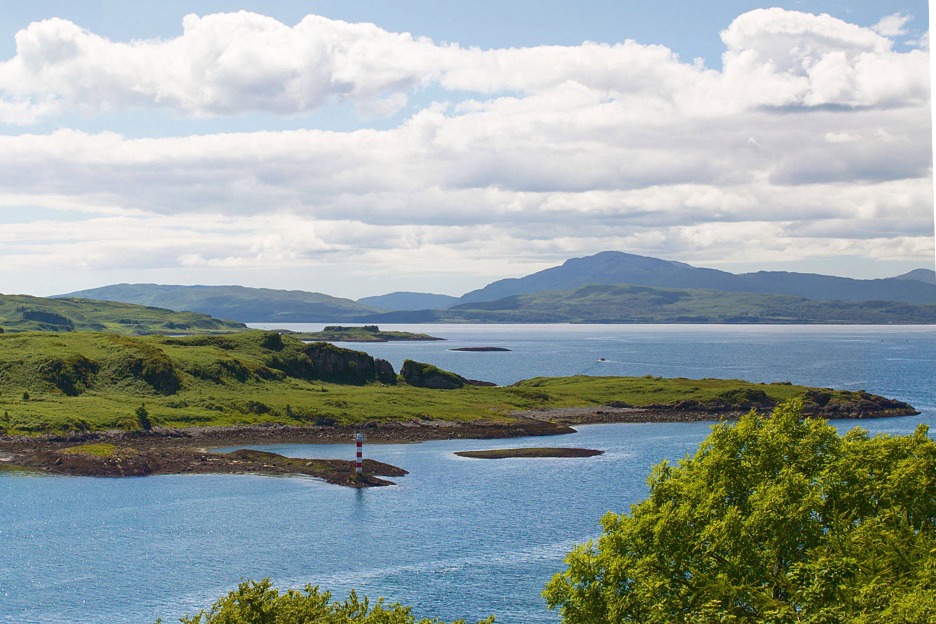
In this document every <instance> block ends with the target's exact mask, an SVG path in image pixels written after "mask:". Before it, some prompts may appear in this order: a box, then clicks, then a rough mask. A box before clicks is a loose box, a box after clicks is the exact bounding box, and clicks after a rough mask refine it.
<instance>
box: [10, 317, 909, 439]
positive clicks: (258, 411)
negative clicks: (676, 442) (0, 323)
mask: <svg viewBox="0 0 936 624" xmlns="http://www.w3.org/2000/svg"><path fill="white" fill-rule="evenodd" d="M402 370H403V372H404V373H405V375H406V376H403V375H398V374H397V373H396V372H395V371H394V370H393V368H392V367H391V366H390V364H389V363H388V362H385V361H382V360H379V359H377V360H375V359H374V358H372V357H371V356H369V355H367V354H365V353H361V352H358V351H352V350H349V349H342V348H339V347H336V346H334V345H331V344H328V343H304V342H302V341H300V340H298V339H296V338H294V337H292V336H288V335H286V336H283V335H280V334H278V333H276V332H262V331H249V332H243V333H238V334H232V335H227V336H191V337H166V336H138V337H137V336H121V335H115V334H108V333H90V332H71V333H62V334H55V333H21V334H12V333H8V334H4V335H0V435H3V434H6V435H37V434H66V433H71V432H93V431H103V430H114V429H117V430H128V431H133V430H144V431H146V430H153V429H158V428H173V429H185V428H191V427H224V426H228V427H230V426H245V425H268V426H270V425H282V426H297V427H309V426H316V427H325V428H328V427H339V426H360V425H364V424H370V425H371V426H377V425H380V424H384V423H396V424H399V423H423V424H425V423H432V424H433V427H434V428H435V429H444V428H445V427H449V426H451V425H452V424H459V423H462V424H471V423H474V424H479V423H484V424H485V425H492V426H496V425H509V424H511V423H516V422H518V421H525V420H530V419H533V420H538V421H540V422H543V421H550V420H556V419H553V418H551V417H550V412H549V411H548V410H557V409H585V410H588V411H590V413H592V414H594V415H597V416H599V417H601V416H605V417H608V414H612V416H611V417H613V418H623V416H618V415H615V414H614V413H615V410H616V411H617V412H620V413H622V414H626V413H645V412H647V411H650V412H661V411H669V412H674V413H679V414H681V415H682V416H684V417H686V418H713V417H715V418H717V417H718V415H720V414H731V413H738V412H742V411H747V410H748V409H750V408H752V407H759V408H763V409H770V408H771V407H773V406H774V405H776V404H777V403H778V402H781V401H784V400H787V399H791V398H803V399H804V402H805V404H806V409H807V412H809V411H810V410H811V411H812V413H817V414H820V415H823V416H826V417H836V416H839V417H849V416H872V415H896V414H901V413H913V409H912V408H911V407H910V406H908V405H906V404H902V403H900V402H897V401H889V400H887V399H883V398H881V397H874V396H873V395H869V394H866V393H863V392H849V391H843V390H825V389H815V388H807V387H804V386H796V385H790V384H788V383H773V384H755V383H749V382H745V381H738V380H721V379H702V380H692V379H663V378H658V377H637V378H620V377H567V378H534V379H530V380H526V381H522V382H519V383H517V384H514V385H511V386H505V387H497V386H485V385H477V382H470V381H469V380H465V379H463V378H461V377H459V376H457V375H454V374H451V373H445V371H438V375H435V374H433V373H434V372H436V369H435V367H431V366H426V365H420V364H419V363H415V362H408V363H407V365H405V366H404V367H403V369H402ZM442 373H445V378H444V379H442V381H444V382H445V383H444V384H443V383H441V382H440V381H439V379H436V378H437V377H439V375H441V374H442ZM437 382H438V383H437ZM440 388H444V389H440ZM558 420H562V419H561V418H560V419H558ZM567 420H569V419H567ZM571 420H575V419H571Z"/></svg>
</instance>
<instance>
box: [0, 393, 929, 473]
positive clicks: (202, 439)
mask: <svg viewBox="0 0 936 624" xmlns="http://www.w3.org/2000/svg"><path fill="white" fill-rule="evenodd" d="M869 396H870V395H869ZM884 401H885V402H886V404H876V403H870V402H869V403H868V404H866V405H865V404H860V403H859V404H855V405H851V406H844V407H839V406H835V407H832V406H824V407H825V408H826V409H823V407H821V406H818V405H817V404H815V403H813V405H811V406H810V405H807V406H806V408H805V409H804V414H805V415H807V416H821V417H823V418H869V417H880V416H902V415H912V414H918V413H919V412H917V411H916V410H915V409H913V408H912V407H911V406H909V405H907V404H905V403H900V402H899V401H891V400H888V399H884ZM891 403H893V404H891ZM748 409H750V408H749V407H748V408H745V409H739V408H738V407H737V406H733V408H719V407H718V406H705V405H701V404H696V403H690V402H683V403H682V404H677V405H674V406H665V405H653V406H649V407H633V406H626V405H603V406H594V407H581V408H552V409H539V410H531V411H525V412H514V413H512V414H511V417H512V419H513V420H511V421H486V420H482V421H472V422H460V421H442V420H409V421H387V422H376V421H372V422H367V423H363V424H361V425H356V426H348V425H343V426H342V425H339V426H290V425H281V424H261V425H248V426H233V427H192V428H187V429H168V428H158V427H157V428H155V429H153V430H152V431H101V432H76V433H71V434H67V435H44V436H35V437H30V436H16V437H5V438H0V467H4V466H6V467H21V468H25V469H29V470H36V471H41V472H46V473H51V474H62V475H78V476H101V477H124V476H145V475H158V474H263V475H296V474H300V475H308V476H313V477H317V478H320V479H323V480H325V481H327V482H328V483H333V484H336V485H344V486H350V487H370V486H379V485H389V484H391V483H392V482H390V481H386V480H384V479H381V478H380V477H397V476H403V475H405V474H406V471H405V470H403V469H401V468H397V467H395V466H390V465H388V464H381V463H380V462H375V461H373V460H365V461H364V475H362V476H360V477H358V476H356V475H355V473H354V463H353V462H352V461H350V460H321V459H295V458H287V457H283V456H281V455H276V454H274V453H266V452H262V451H248V450H239V451H234V452H233V453H219V452H213V451H211V450H210V449H212V448H219V447H228V446H240V445H245V446H246V445H256V444H285V443H293V444H334V443H347V444H348V449H349V453H348V454H349V457H351V456H353V455H352V453H353V450H354V449H353V438H354V435H355V434H356V433H358V432H363V433H365V434H366V436H367V440H368V442H369V443H378V444H379V443H407V442H424V441H428V440H444V439H496V438H517V437H526V436H545V435H560V434H567V433H574V432H575V429H573V428H572V425H580V424H593V423H647V422H673V423H677V422H703V421H716V420H730V419H735V418H738V417H739V416H741V415H742V414H743V413H745V412H746V411H748Z"/></svg>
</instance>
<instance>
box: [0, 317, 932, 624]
mask: <svg viewBox="0 0 936 624" xmlns="http://www.w3.org/2000/svg"><path fill="white" fill-rule="evenodd" d="M293 328H297V329H298V328H299V327H293ZM302 328H309V329H319V328H321V326H320V325H319V326H303V327H302ZM393 329H398V328H393ZM401 329H410V330H414V331H423V332H426V333H431V334H434V335H437V336H440V337H444V338H447V339H448V340H447V341H446V342H437V343H422V344H420V343H398V344H393V343H390V344H377V345H367V346H364V347H363V348H364V350H366V351H368V352H370V353H371V354H373V355H375V356H377V357H383V358H385V359H388V360H390V361H391V362H392V363H393V364H394V366H395V367H397V368H399V366H400V365H401V364H402V361H403V359H405V358H411V359H416V360H420V361H425V362H431V363H434V364H437V365H439V366H441V367H443V368H447V369H450V370H454V371H455V372H458V373H459V374H461V375H464V376H466V377H472V378H476V379H486V380H490V381H495V382H498V383H512V382H514V381H517V380H519V379H522V378H526V377H532V376H536V375H568V374H590V375H605V374H608V375H648V374H650V375H663V376H685V377H734V378H742V379H749V380H752V381H777V380H789V381H792V382H794V383H803V384H810V385H820V386H833V387H840V388H850V389H859V388H864V389H867V390H868V391H870V392H875V393H879V394H884V395H887V396H892V397H896V398H899V399H902V400H906V401H909V402H910V403H912V404H913V405H915V406H916V407H917V408H918V409H920V410H922V411H923V414H922V415H921V416H917V417H908V418H898V419H886V420H876V421H866V422H864V423H862V425H863V426H865V427H866V428H869V429H871V430H872V431H885V432H889V433H907V432H909V431H912V430H913V429H914V428H915V427H916V425H917V424H919V423H920V422H926V423H928V424H930V425H931V426H932V425H936V383H934V382H936V328H930V327H927V328H916V327H910V328H906V327H901V328H893V327H713V326H702V327H699V326H691V327H685V326H683V327H674V326H421V327H412V326H411V327H406V328H401ZM459 346H502V347H507V348H509V349H511V350H512V351H510V352H509V353H463V352H453V351H449V349H450V348H452V347H459ZM361 347H362V346H361V345H355V348H361ZM598 357H603V358H605V359H606V360H607V361H606V362H602V363H599V362H598V361H597V359H598ZM854 424H855V423H851V422H841V423H839V424H838V426H839V427H840V428H842V429H849V428H851V427H852V426H854ZM934 430H936V427H934ZM707 432H708V425H706V424H704V423H694V424H671V425H654V424H645V425H593V426H587V427H581V428H580V431H579V433H577V434H574V435H571V436H561V437H555V438H530V439H524V440H504V441H484V442H478V441H470V440H469V441H464V440H460V441H445V442H431V443H424V444H413V445H367V446H366V447H365V454H366V455H367V456H370V457H373V458H375V459H378V460H381V461H386V462H389V463H392V464H395V465H398V466H401V467H403V468H406V469H407V470H409V471H410V473H411V474H410V475H408V476H406V477H404V478H401V479H398V482H399V485H398V486H396V487H391V488H382V489H372V490H367V491H363V492H359V491H351V490H348V489H344V488H339V487H333V486H329V485H325V484H322V483H320V482H317V481H315V480H311V479H304V478H273V477H253V476H169V477H146V478H138V479H119V480H118V479H92V478H61V477H37V476H25V475H23V474H21V473H2V472H0V623H3V624H8V623H9V624H12V623H14V622H15V623H17V624H20V623H24V622H36V623H43V624H55V623H66V622H67V623H69V624H77V623H98V622H141V623H151V622H153V621H154V620H155V619H156V618H157V617H162V618H163V620H164V621H166V622H167V623H168V622H172V621H176V620H177V618H178V617H179V616H180V615H183V614H188V613H192V612H194V611H196V610H198V609H199V608H201V607H204V606H207V605H209V604H210V603H211V602H212V601H213V600H214V599H216V598H217V597H219V596H220V595H222V594H223V593H225V592H227V591H228V590H230V589H231V588H232V587H233V586H234V585H236V584H237V583H238V582H239V581H241V580H244V579H247V578H253V579H260V578H262V577H265V576H269V577H271V578H272V579H273V580H274V582H275V584H276V585H277V586H279V587H299V586H302V585H305V584H306V583H312V584H318V585H321V586H322V587H323V588H328V589H330V590H332V591H333V592H334V594H335V595H336V596H337V597H344V596H345V595H346V594H347V592H348V591H349V590H350V589H352V588H357V589H358V590H359V591H360V592H362V593H364V594H366V595H368V596H371V597H374V598H376V597H377V596H386V597H388V598H389V599H390V600H394V601H400V602H403V603H406V604H411V605H414V607H415V610H416V612H417V613H418V614H419V615H421V616H433V617H441V618H445V619H455V618H461V617H464V618H469V619H471V618H474V619H477V618H480V617H485V616H487V615H488V614H490V613H496V614H497V618H498V622H500V623H504V624H523V623H536V622H556V621H557V619H558V618H556V616H555V615H554V614H551V613H549V612H547V611H546V610H545V607H544V604H543V601H542V599H541V598H540V591H541V590H542V588H543V586H544V584H545V583H546V581H547V580H548V579H549V578H550V577H551V575H552V574H553V573H554V572H555V571H557V570H559V569H561V567H562V557H563V555H564V553H565V552H567V551H568V550H569V549H571V548H572V546H573V545H574V544H576V543H578V542H582V541H584V540H586V539H588V538H590V537H595V536H597V535H598V533H599V532H600V528H599V526H598V519H599V518H600V517H601V515H602V514H603V513H605V512H606V511H609V510H613V511H623V510H626V509H627V507H628V505H630V504H631V503H634V502H636V501H638V500H639V499H640V498H642V497H643V496H644V495H645V494H646V487H645V484H644V481H645V479H646V476H647V474H648V472H649V470H650V467H651V466H652V465H653V464H655V463H657V462H658V461H660V460H661V459H663V458H670V459H678V458H680V457H682V456H684V455H685V454H686V453H690V452H692V451H693V450H694V449H695V448H696V446H697V445H698V443H699V442H700V441H701V440H702V439H703V438H704V437H705V435H706V434H707ZM517 445H524V446H536V445H539V446H544V445H548V446H557V445H558V446H583V447H593V448H601V449H604V450H605V451H606V453H605V455H603V456H600V457H597V458H587V459H572V460H548V459H547V460H533V461H531V460H527V461H524V460H503V461H481V460H468V459H462V458H459V457H457V456H455V455H453V451H456V450H462V449H476V448H498V447H510V446H517ZM265 448H268V449H271V450H274V451H276V452H281V453H284V454H288V455H293V456H309V457H348V458H350V457H351V456H352V453H353V447H352V446H351V444H348V445H338V446H325V445H319V446H297V445H293V446H282V447H265Z"/></svg>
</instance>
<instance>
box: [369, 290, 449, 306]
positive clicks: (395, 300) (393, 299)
mask: <svg viewBox="0 0 936 624" xmlns="http://www.w3.org/2000/svg"><path fill="white" fill-rule="evenodd" d="M357 302H358V303H360V304H361V305H365V306H369V307H372V308H380V309H381V310H429V309H436V310H440V309H443V308H448V307H450V306H453V305H455V304H456V303H458V297H452V296H449V295H434V294H431V293H417V292H393V293H390V294H387V295H378V296H376V297H364V298H363V299H358V300H357Z"/></svg>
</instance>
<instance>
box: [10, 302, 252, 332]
mask: <svg viewBox="0 0 936 624" xmlns="http://www.w3.org/2000/svg"><path fill="white" fill-rule="evenodd" d="M246 330H247V327H246V326H244V325H243V324H242V323H235V322H233V321H221V320H218V319H216V318H212V317H210V316H208V315H207V314H199V313H196V312H173V311H172V310H166V309H164V308H154V307H148V306H142V305H136V304H130V303H119V302H114V301H93V300H89V299H73V298H66V299H62V298H58V299H47V298H45V297H30V296H28V295H0V333H7V332H9V333H12V332H23V331H44V332H71V331H101V332H111V333H117V334H133V335H142V334H211V333H232V332H239V331H246Z"/></svg>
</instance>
